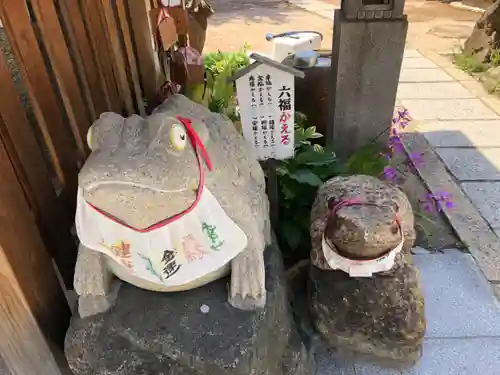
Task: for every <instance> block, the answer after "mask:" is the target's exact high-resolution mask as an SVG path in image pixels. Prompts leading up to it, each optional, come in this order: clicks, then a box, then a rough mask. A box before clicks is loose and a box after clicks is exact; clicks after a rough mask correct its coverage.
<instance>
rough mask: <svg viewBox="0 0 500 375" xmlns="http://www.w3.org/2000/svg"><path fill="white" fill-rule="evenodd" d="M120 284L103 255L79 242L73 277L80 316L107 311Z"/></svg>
mask: <svg viewBox="0 0 500 375" xmlns="http://www.w3.org/2000/svg"><path fill="white" fill-rule="evenodd" d="M120 285H121V282H120V281H119V280H118V279H117V278H116V277H115V276H114V275H113V274H112V273H111V271H110V270H109V269H108V267H107V265H106V260H105V255H104V254H102V253H100V252H98V251H94V250H91V249H88V248H86V247H85V246H83V245H82V244H80V247H79V248H78V258H77V261H76V267H75V279H74V287H75V292H76V293H77V294H78V313H79V314H80V317H82V318H85V317H88V316H92V315H96V314H100V313H103V312H105V311H107V310H108V309H109V308H110V307H111V306H112V305H113V303H114V302H115V299H116V296H117V294H118V290H119V288H120Z"/></svg>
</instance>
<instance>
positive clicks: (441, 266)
mask: <svg viewBox="0 0 500 375" xmlns="http://www.w3.org/2000/svg"><path fill="white" fill-rule="evenodd" d="M413 260H414V262H415V265H416V266H417V267H418V268H419V270H420V280H421V282H422V290H423V293H424V299H425V315H426V320H427V330H426V337H427V338H451V337H456V338H459V337H478V336H500V306H499V304H498V303H497V301H496V299H495V297H494V295H493V293H492V290H491V287H490V285H489V283H488V281H487V280H486V279H485V277H484V275H483V274H482V273H481V270H480V269H479V267H478V266H477V264H476V263H475V261H474V259H473V258H472V256H471V255H470V254H464V253H463V252H461V251H459V250H456V249H449V250H444V251H443V253H434V254H430V255H414V256H413Z"/></svg>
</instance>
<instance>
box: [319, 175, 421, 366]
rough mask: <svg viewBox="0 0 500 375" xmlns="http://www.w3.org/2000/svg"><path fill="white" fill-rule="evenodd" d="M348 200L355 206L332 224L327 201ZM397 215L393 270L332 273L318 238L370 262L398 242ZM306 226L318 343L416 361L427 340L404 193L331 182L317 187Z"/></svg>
mask: <svg viewBox="0 0 500 375" xmlns="http://www.w3.org/2000/svg"><path fill="white" fill-rule="evenodd" d="M353 198H357V199H359V202H360V204H357V205H353V206H345V207H342V208H340V209H339V210H338V211H337V213H336V215H335V217H332V216H331V215H329V214H328V202H329V201H330V200H331V199H333V200H335V201H337V202H339V201H343V200H349V199H353ZM396 215H398V216H399V218H400V225H401V230H402V232H403V233H404V236H405V237H404V243H403V249H402V251H401V252H400V253H399V254H398V255H396V259H395V264H394V266H393V267H392V269H391V270H389V271H386V272H380V273H375V274H373V276H372V277H350V276H349V275H348V274H347V273H345V272H343V271H340V270H336V271H334V270H332V269H331V268H330V266H329V265H328V263H327V262H326V260H325V258H324V256H323V253H322V247H321V237H322V235H323V233H325V237H326V238H327V239H328V240H329V241H330V243H332V244H333V246H334V247H335V249H336V251H337V252H338V253H341V254H342V255H343V256H344V257H352V258H353V259H360V258H361V259H362V258H363V257H365V258H368V259H373V258H377V257H379V256H381V255H382V254H384V253H386V252H387V251H388V250H391V249H394V248H395V247H396V246H397V245H398V243H399V242H401V230H400V229H399V228H398V226H397V224H396V227H394V225H395V217H396ZM311 221H312V225H311V237H312V251H311V263H312V266H311V269H310V273H309V300H310V307H311V312H312V315H313V321H314V325H315V326H316V329H317V330H318V331H319V333H320V334H321V336H322V337H323V339H324V340H325V341H326V342H327V343H328V344H329V345H330V346H332V347H335V348H337V349H348V350H352V351H354V352H357V353H362V354H369V355H373V356H375V357H378V358H385V359H393V360H401V361H414V360H416V359H418V358H419V357H420V352H421V344H422V340H423V337H424V333H425V318H424V301H423V295H422V293H421V290H420V281H419V276H418V270H417V269H416V268H415V267H414V266H413V264H412V260H411V253H410V249H411V247H412V246H413V243H414V240H415V232H414V228H413V214H412V210H411V206H410V203H409V202H408V199H407V198H406V196H405V195H404V193H403V192H402V191H401V190H400V189H399V188H398V187H397V186H395V185H392V184H389V183H385V182H382V181H380V180H378V179H376V178H374V177H370V176H351V177H339V178H334V179H331V180H329V181H327V182H326V183H325V184H324V185H323V186H322V187H320V189H319V191H318V195H317V197H316V200H315V203H314V205H313V210H312V214H311ZM327 223H329V224H328V226H327ZM394 229H396V230H394Z"/></svg>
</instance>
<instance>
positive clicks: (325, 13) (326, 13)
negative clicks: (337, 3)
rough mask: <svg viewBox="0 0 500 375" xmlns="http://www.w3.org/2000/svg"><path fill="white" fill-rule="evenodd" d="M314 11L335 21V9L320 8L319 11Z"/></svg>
mask: <svg viewBox="0 0 500 375" xmlns="http://www.w3.org/2000/svg"><path fill="white" fill-rule="evenodd" d="M308 10H309V9H308ZM314 13H316V14H317V15H318V16H321V17H323V18H328V19H329V20H332V21H333V13H334V9H325V10H318V11H315V12H314Z"/></svg>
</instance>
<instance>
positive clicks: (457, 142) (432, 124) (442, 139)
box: [417, 120, 500, 147]
mask: <svg viewBox="0 0 500 375" xmlns="http://www.w3.org/2000/svg"><path fill="white" fill-rule="evenodd" d="M417 130H418V131H419V132H420V133H422V134H423V135H424V136H425V138H426V139H427V140H428V141H429V143H430V144H431V145H432V146H434V147H500V137H499V136H498V135H499V132H500V120H476V121H474V120H472V121H471V120H469V121H467V120H462V121H425V122H423V123H421V124H418V125H417Z"/></svg>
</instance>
